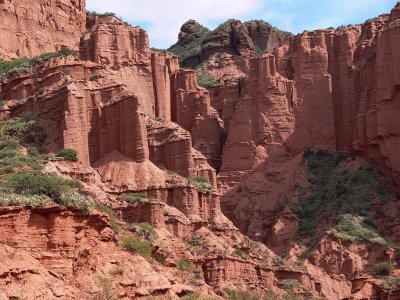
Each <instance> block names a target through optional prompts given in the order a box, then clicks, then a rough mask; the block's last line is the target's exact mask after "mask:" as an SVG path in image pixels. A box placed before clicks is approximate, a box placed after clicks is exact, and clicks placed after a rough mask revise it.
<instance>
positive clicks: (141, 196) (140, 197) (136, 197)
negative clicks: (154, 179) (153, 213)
mask: <svg viewBox="0 0 400 300" xmlns="http://www.w3.org/2000/svg"><path fill="white" fill-rule="evenodd" d="M118 199H121V200H124V201H126V202H129V203H136V202H139V201H146V200H147V194H145V193H129V194H122V195H120V196H119V197H118Z"/></svg>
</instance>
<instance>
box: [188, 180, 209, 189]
mask: <svg viewBox="0 0 400 300" xmlns="http://www.w3.org/2000/svg"><path fill="white" fill-rule="evenodd" d="M191 181H192V183H193V185H194V186H195V188H196V189H198V190H200V191H210V190H212V186H211V184H210V183H209V182H208V179H207V178H204V177H195V178H193V179H191Z"/></svg>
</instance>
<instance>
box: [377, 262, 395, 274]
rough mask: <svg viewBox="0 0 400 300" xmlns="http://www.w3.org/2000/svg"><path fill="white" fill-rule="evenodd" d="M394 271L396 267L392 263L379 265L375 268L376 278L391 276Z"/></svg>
mask: <svg viewBox="0 0 400 300" xmlns="http://www.w3.org/2000/svg"><path fill="white" fill-rule="evenodd" d="M393 270H394V265H393V263H392V262H390V261H384V262H380V263H377V264H375V265H374V266H373V271H374V273H375V275H376V276H390V275H391V274H392V272H393Z"/></svg>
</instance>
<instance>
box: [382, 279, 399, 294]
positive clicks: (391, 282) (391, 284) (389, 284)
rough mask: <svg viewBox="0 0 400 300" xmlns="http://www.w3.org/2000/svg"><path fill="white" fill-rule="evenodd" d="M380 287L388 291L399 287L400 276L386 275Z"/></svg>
mask: <svg viewBox="0 0 400 300" xmlns="http://www.w3.org/2000/svg"><path fill="white" fill-rule="evenodd" d="M382 288H383V289H385V290H388V291H391V290H395V289H398V288H400V277H387V278H386V280H385V282H384V283H382Z"/></svg>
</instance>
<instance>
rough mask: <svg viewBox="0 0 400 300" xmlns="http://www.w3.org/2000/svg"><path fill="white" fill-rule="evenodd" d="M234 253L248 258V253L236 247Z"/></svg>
mask: <svg viewBox="0 0 400 300" xmlns="http://www.w3.org/2000/svg"><path fill="white" fill-rule="evenodd" d="M233 254H235V255H236V256H239V257H240V258H243V259H244V258H246V257H247V255H246V253H244V252H243V251H242V250H240V249H238V248H235V250H234V251H233Z"/></svg>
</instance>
